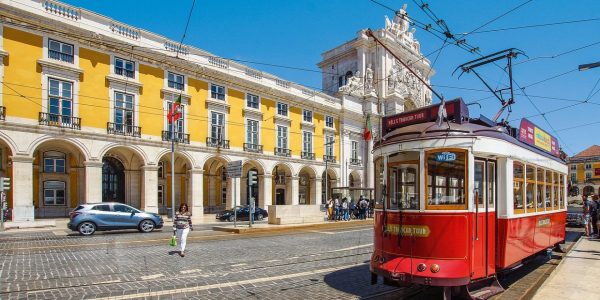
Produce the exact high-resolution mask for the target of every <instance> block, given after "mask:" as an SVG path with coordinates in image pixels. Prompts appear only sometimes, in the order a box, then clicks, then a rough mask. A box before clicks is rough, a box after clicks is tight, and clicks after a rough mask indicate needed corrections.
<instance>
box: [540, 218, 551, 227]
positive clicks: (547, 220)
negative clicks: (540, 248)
mask: <svg viewBox="0 0 600 300" xmlns="http://www.w3.org/2000/svg"><path fill="white" fill-rule="evenodd" d="M548 226H550V218H545V219H538V221H537V227H548Z"/></svg>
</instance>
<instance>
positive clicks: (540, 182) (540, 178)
mask: <svg viewBox="0 0 600 300" xmlns="http://www.w3.org/2000/svg"><path fill="white" fill-rule="evenodd" d="M536 183H537V190H536V196H537V197H536V198H537V201H536V206H537V210H538V211H544V169H542V168H537V174H536Z"/></svg>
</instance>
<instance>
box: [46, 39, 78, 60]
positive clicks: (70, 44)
mask: <svg viewBox="0 0 600 300" xmlns="http://www.w3.org/2000/svg"><path fill="white" fill-rule="evenodd" d="M53 42H54V43H58V44H59V45H60V48H61V51H59V53H61V54H65V53H63V52H62V48H63V46H65V45H68V46H70V47H71V51H72V52H73V53H71V56H72V57H73V61H72V62H69V61H65V60H62V59H56V58H51V57H50V44H51V43H53ZM46 45H47V46H46V49H45V52H46V57H47V58H49V59H52V60H55V61H59V62H62V63H66V64H73V65H76V64H75V63H76V61H75V44H72V43H67V42H63V41H61V40H59V39H55V38H48V39H47V44H46ZM52 51H55V50H52Z"/></svg>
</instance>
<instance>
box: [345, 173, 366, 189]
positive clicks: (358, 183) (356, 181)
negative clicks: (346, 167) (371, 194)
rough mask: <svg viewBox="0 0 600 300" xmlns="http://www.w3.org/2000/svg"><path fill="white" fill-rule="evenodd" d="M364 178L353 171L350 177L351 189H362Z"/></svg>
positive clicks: (349, 184)
mask: <svg viewBox="0 0 600 300" xmlns="http://www.w3.org/2000/svg"><path fill="white" fill-rule="evenodd" d="M362 185H363V184H362V176H361V174H360V172H359V171H358V170H353V171H352V172H350V174H349V175H348V186H349V187H362Z"/></svg>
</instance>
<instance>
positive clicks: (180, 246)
mask: <svg viewBox="0 0 600 300" xmlns="http://www.w3.org/2000/svg"><path fill="white" fill-rule="evenodd" d="M188 233H190V229H189V228H185V229H177V241H178V242H177V251H185V244H186V241H187V236H188Z"/></svg>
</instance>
